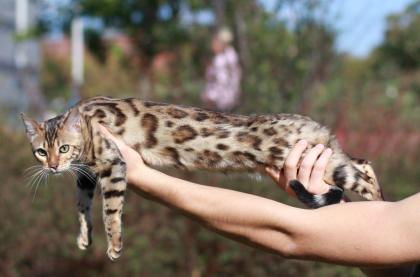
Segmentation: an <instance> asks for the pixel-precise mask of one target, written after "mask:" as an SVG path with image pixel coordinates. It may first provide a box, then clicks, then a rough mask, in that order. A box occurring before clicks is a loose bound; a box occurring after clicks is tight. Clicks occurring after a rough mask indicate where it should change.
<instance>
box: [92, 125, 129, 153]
mask: <svg viewBox="0 0 420 277" xmlns="http://www.w3.org/2000/svg"><path fill="white" fill-rule="evenodd" d="M99 129H100V131H101V133H102V134H104V135H105V137H106V138H108V139H110V140H112V141H113V142H114V143H115V144H116V145H117V147H118V148H119V149H122V148H124V147H126V146H127V144H125V142H124V141H122V140H121V139H118V138H116V137H115V136H114V135H113V134H111V132H110V131H109V130H108V129H107V128H105V127H104V126H103V125H101V124H99Z"/></svg>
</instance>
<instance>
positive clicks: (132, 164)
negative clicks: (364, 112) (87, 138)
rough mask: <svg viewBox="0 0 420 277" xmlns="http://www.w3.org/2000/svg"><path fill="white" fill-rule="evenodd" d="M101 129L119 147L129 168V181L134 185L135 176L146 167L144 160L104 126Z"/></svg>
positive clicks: (100, 126)
mask: <svg viewBox="0 0 420 277" xmlns="http://www.w3.org/2000/svg"><path fill="white" fill-rule="evenodd" d="M99 128H100V130H101V132H102V134H103V135H104V136H105V137H107V138H109V139H111V140H112V141H113V142H114V143H115V144H116V145H117V147H118V149H119V150H120V152H121V154H122V156H123V158H124V161H125V163H126V166H127V181H128V183H132V182H133V181H134V180H135V176H137V175H138V171H139V170H141V169H142V168H144V167H146V165H145V163H144V161H143V158H142V157H141V156H140V154H139V153H137V151H135V150H134V149H133V148H131V147H130V146H129V145H127V144H126V143H125V142H124V141H123V140H121V139H119V138H117V137H115V136H114V135H112V134H111V133H110V132H109V131H108V129H107V128H105V127H104V126H103V125H99Z"/></svg>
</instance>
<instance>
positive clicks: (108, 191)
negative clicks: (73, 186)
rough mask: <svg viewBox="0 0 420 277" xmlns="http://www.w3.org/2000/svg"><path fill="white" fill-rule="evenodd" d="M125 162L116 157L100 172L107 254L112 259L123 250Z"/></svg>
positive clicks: (125, 185)
mask: <svg viewBox="0 0 420 277" xmlns="http://www.w3.org/2000/svg"><path fill="white" fill-rule="evenodd" d="M125 168H126V167H125V163H124V162H123V161H122V160H121V159H119V158H116V159H115V160H114V161H113V162H112V164H111V165H110V166H109V167H107V168H104V169H103V171H101V172H100V178H99V183H100V185H101V190H102V196H103V202H102V212H103V218H104V224H105V231H106V234H107V240H108V250H107V254H108V257H109V258H110V259H111V260H114V259H117V258H118V257H119V256H120V254H121V250H122V234H121V232H122V221H121V216H122V209H123V204H124V193H125V190H126V187H127V182H126V177H125Z"/></svg>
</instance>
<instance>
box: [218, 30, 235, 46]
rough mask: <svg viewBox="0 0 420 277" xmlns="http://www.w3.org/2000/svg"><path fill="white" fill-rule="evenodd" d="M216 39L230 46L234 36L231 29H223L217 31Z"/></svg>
mask: <svg viewBox="0 0 420 277" xmlns="http://www.w3.org/2000/svg"><path fill="white" fill-rule="evenodd" d="M216 38H217V39H218V40H220V41H221V42H223V43H225V44H230V43H231V42H232V40H233V35H232V32H231V31H230V30H229V28H227V27H222V28H220V29H219V31H217V33H216Z"/></svg>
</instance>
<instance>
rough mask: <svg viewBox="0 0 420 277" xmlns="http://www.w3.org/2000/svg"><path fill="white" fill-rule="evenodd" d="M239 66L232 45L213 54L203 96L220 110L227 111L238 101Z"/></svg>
mask: <svg viewBox="0 0 420 277" xmlns="http://www.w3.org/2000/svg"><path fill="white" fill-rule="evenodd" d="M240 80H241V68H240V66H239V61H238V55H237V54H236V52H235V49H233V47H227V48H226V49H225V50H224V51H223V52H221V53H219V54H217V55H215V56H214V57H213V60H212V62H211V64H210V65H209V67H208V68H207V72H206V81H207V83H206V87H205V91H204V97H205V98H206V99H208V100H210V101H211V102H213V103H214V104H215V106H216V108H217V109H218V110H220V111H229V110H231V109H232V108H234V107H235V106H236V105H237V104H238V101H239V95H240Z"/></svg>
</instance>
